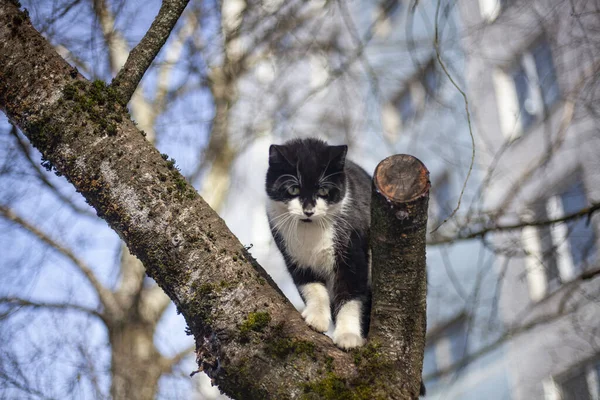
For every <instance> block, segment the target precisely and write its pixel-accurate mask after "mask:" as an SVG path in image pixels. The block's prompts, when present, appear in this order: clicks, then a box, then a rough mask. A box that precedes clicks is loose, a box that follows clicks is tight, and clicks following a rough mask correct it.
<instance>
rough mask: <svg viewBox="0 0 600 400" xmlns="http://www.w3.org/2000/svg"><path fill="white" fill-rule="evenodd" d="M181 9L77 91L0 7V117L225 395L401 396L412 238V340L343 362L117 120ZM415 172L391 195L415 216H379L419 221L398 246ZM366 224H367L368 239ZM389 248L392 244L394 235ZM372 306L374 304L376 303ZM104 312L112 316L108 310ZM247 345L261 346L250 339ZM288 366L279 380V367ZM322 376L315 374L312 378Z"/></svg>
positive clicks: (412, 366)
mask: <svg viewBox="0 0 600 400" xmlns="http://www.w3.org/2000/svg"><path fill="white" fill-rule="evenodd" d="M186 4H187V2H186V1H165V2H164V3H163V6H162V7H161V10H160V12H159V14H158V16H157V18H156V19H155V21H154V23H153V24H152V26H151V28H150V30H149V31H148V33H147V34H146V36H145V37H144V38H143V39H142V41H141V42H140V44H139V45H138V46H136V48H134V49H133V51H132V52H131V54H130V56H129V58H128V59H127V62H126V63H125V65H124V67H123V69H122V70H121V71H120V72H119V74H118V75H117V77H116V78H115V79H114V80H113V82H112V84H111V85H110V86H106V85H105V84H104V83H103V82H101V81H94V82H92V83H90V82H87V81H86V80H85V79H83V78H82V77H81V76H80V75H79V74H78V72H77V70H75V69H74V68H73V67H71V66H69V65H68V64H67V63H66V62H64V60H62V59H61V58H60V57H59V56H58V55H57V54H56V53H55V52H54V50H53V49H52V48H51V46H50V45H49V44H48V43H47V42H46V41H45V40H44V39H43V38H42V37H41V36H40V35H39V33H38V32H36V31H35V30H34V29H33V27H32V26H31V24H30V22H29V20H28V18H27V14H26V13H25V12H21V11H19V10H18V8H17V7H16V5H15V4H14V3H11V2H8V1H5V2H3V3H1V4H0V18H1V19H2V20H3V22H4V24H3V28H2V30H1V31H0V37H3V38H6V39H7V40H6V42H5V43H6V44H4V45H3V47H2V49H1V50H0V70H2V74H3V80H2V84H1V86H0V104H1V105H2V109H3V111H5V112H6V113H7V115H8V116H9V117H10V119H11V121H12V122H13V123H15V124H16V125H18V126H19V127H20V128H21V129H22V130H23V131H24V132H25V133H26V135H27V136H28V138H29V139H30V140H31V142H32V143H33V144H34V146H36V147H37V148H38V149H39V150H40V151H41V152H42V154H43V157H44V158H45V160H46V161H45V162H46V165H47V166H48V167H51V168H53V169H54V170H55V171H56V172H57V173H59V174H62V175H64V176H65V177H67V179H68V180H69V181H70V182H71V183H72V184H73V185H74V186H75V187H76V188H77V190H78V191H79V192H80V193H82V194H83V196H84V197H85V198H86V200H87V201H88V202H89V203H90V204H91V205H92V206H93V207H94V208H96V210H97V212H98V214H99V215H101V216H102V217H103V218H104V219H105V220H106V221H107V222H108V223H109V225H111V226H112V227H113V229H115V230H116V231H117V232H118V233H119V235H120V236H121V237H122V238H123V239H124V240H125V242H126V243H127V244H128V247H129V249H130V251H131V252H132V253H133V254H135V255H136V256H137V257H138V258H139V259H140V260H141V261H142V262H143V263H144V265H145V266H146V270H147V273H148V274H149V275H150V276H152V277H153V278H154V279H155V280H156V281H157V283H158V284H159V285H160V286H161V287H162V289H163V290H165V292H166V293H167V294H169V297H171V299H172V300H173V301H174V302H175V304H176V305H177V307H178V310H179V311H180V312H181V313H182V314H183V315H184V316H185V317H186V320H187V323H188V326H189V330H190V333H192V334H193V335H194V337H195V339H196V354H197V358H198V363H199V366H200V368H201V369H202V370H204V371H205V372H207V373H208V374H209V376H211V377H213V378H214V379H215V380H216V381H217V382H218V383H219V384H220V387H221V388H222V389H223V390H224V391H225V392H226V393H228V394H230V395H233V396H234V397H241V398H243V397H261V398H263V397H278V396H282V395H284V396H286V397H288V396H289V397H297V396H299V395H300V394H301V393H302V392H308V393H309V394H310V393H314V395H317V396H318V395H323V396H327V395H331V394H332V393H333V391H338V392H339V391H340V390H341V391H342V393H345V396H354V397H359V396H362V397H364V396H367V398H373V397H386V396H392V397H398V398H415V397H416V395H417V393H418V389H419V380H420V379H419V377H420V363H421V361H420V357H419V353H420V352H421V353H422V347H423V336H424V328H425V326H424V295H425V292H424V289H425V287H424V241H423V238H422V237H421V239H420V243H421V245H420V246H413V248H414V249H416V250H417V252H419V248H420V249H421V250H422V252H423V253H421V254H419V255H417V257H418V258H420V261H418V259H417V258H415V259H414V260H413V259H411V258H408V257H407V258H406V259H405V261H403V262H410V261H412V262H413V268H412V269H411V270H413V271H419V270H420V272H419V273H418V274H419V275H420V277H421V279H417V280H414V281H413V282H412V283H411V282H408V281H407V280H406V279H405V280H404V284H405V285H409V286H412V287H414V288H413V289H412V290H411V291H410V292H411V293H414V294H415V295H416V299H417V302H416V303H414V307H417V309H410V308H409V311H410V312H409V313H403V314H401V315H402V316H403V317H402V318H404V319H406V318H410V319H412V320H414V321H415V322H414V323H416V326H417V328H416V329H417V332H420V334H417V335H409V334H401V335H400V339H401V340H400V342H397V340H398V335H392V337H393V338H394V340H395V341H390V340H389V336H388V337H386V335H380V341H375V342H374V343H373V344H372V345H371V346H370V347H368V348H366V349H363V350H359V351H358V352H357V353H356V354H354V355H350V354H347V353H344V352H342V351H340V350H338V349H336V348H335V347H334V346H333V345H332V344H331V343H330V342H329V341H328V340H327V339H325V338H324V337H323V336H322V335H319V334H317V333H315V332H312V331H311V330H310V329H308V328H307V327H306V325H305V324H304V322H303V321H302V320H301V318H300V317H299V314H298V313H296V312H295V311H294V309H293V307H291V305H290V304H289V303H288V302H287V301H286V300H285V298H284V297H283V296H282V295H281V293H280V292H279V291H278V290H277V289H276V288H275V287H274V285H273V284H272V281H271V280H270V278H269V277H268V275H267V274H266V273H265V272H264V271H263V270H262V268H261V267H260V266H259V265H258V264H256V262H255V261H254V260H253V259H252V257H251V256H249V254H248V253H247V251H246V250H245V249H244V248H243V247H242V246H241V244H240V243H239V242H237V240H236V239H235V237H234V236H233V235H232V234H231V233H230V232H229V230H228V229H227V227H226V226H225V224H224V223H223V221H222V220H221V219H220V218H219V217H218V216H217V215H216V214H215V213H214V211H212V209H210V207H208V206H207V205H206V203H205V202H204V201H203V200H202V199H201V198H199V197H198V196H197V194H196V193H195V191H194V190H193V188H192V187H191V186H190V185H189V184H188V183H187V182H186V181H185V179H184V178H183V177H182V176H181V175H180V174H179V172H178V171H177V169H176V168H175V165H174V161H173V160H169V159H167V157H163V156H162V155H161V154H159V153H158V151H156V149H155V148H153V146H152V145H151V144H150V143H148V142H147V141H146V139H145V138H144V136H143V135H142V134H141V132H140V131H139V130H137V129H136V128H135V126H134V124H133V123H132V121H131V120H130V119H129V118H127V113H126V109H125V105H126V103H127V102H128V101H129V99H130V97H131V95H132V94H133V92H134V90H135V88H136V87H137V84H138V83H139V80H140V79H141V77H142V75H143V74H144V72H145V70H146V69H147V68H148V66H149V65H150V63H151V62H152V59H153V58H154V56H155V55H156V54H157V53H158V51H159V50H160V48H161V47H162V45H163V44H164V42H165V41H166V39H167V36H168V34H169V32H170V31H171V29H172V28H173V26H174V24H175V22H176V21H177V18H178V17H179V15H180V14H181V12H183V9H184V8H185V6H186ZM123 71H127V73H124V72H123ZM49 77H52V78H51V81H50V82H49V81H48V78H49ZM25 83H27V85H25ZM23 88H29V89H30V90H28V89H25V90H22V89H23ZM416 167H417V169H416V170H415V171H416V173H417V175H419V176H420V177H424V179H418V180H416V181H415V182H418V184H415V185H413V186H411V189H414V190H415V191H414V192H410V191H409V192H406V193H404V194H405V195H407V197H406V198H404V197H402V196H401V195H400V194H399V193H397V192H392V193H393V195H394V197H393V200H395V201H397V202H401V201H406V202H408V203H409V204H410V202H411V201H413V199H418V200H417V201H416V204H418V206H417V205H409V206H407V208H406V211H405V212H403V213H402V214H401V217H400V216H398V214H397V212H396V211H394V212H393V213H392V214H390V215H391V216H392V217H391V218H392V219H393V218H396V219H400V220H401V221H403V222H404V223H406V221H410V220H411V218H415V219H416V220H417V221H420V223H419V224H418V225H417V229H416V231H415V229H414V227H413V226H412V225H410V224H409V226H408V227H407V228H413V232H409V233H407V235H406V237H407V238H411V237H413V236H414V235H415V232H416V233H419V234H420V235H421V236H423V235H424V232H425V226H426V223H425V222H426V205H427V197H426V196H427V192H428V188H429V186H428V185H429V183H428V181H427V178H426V170H424V168H423V167H422V165H420V164H416ZM393 168H397V167H396V166H393ZM419 168H421V169H419ZM382 171H385V168H384V167H382ZM423 171H425V172H423ZM383 176H384V177H385V178H386V180H384V178H381V179H380V181H381V182H385V183H387V179H389V178H388V175H386V174H385V173H384V174H383ZM401 193H402V192H401ZM376 195H378V196H379V194H377V193H376ZM380 204H382V206H381V207H389V206H387V205H385V202H381V203H380ZM401 205H402V203H399V204H397V206H401ZM383 209H385V208H383ZM376 215H379V214H376ZM388 218H390V217H388ZM13 219H14V220H17V218H13ZM198 221H201V225H199V224H198V223H197V222H198ZM387 223H389V222H387ZM378 224H379V223H377V222H376V223H375V224H374V226H373V232H374V236H375V237H377V232H378V228H377V226H378ZM381 224H383V222H381ZM382 226H383V225H382ZM407 232H408V231H407ZM384 239H385V237H384ZM398 239H399V241H400V243H401V242H402V241H403V239H402V236H401V237H400V238H398ZM378 240H380V239H379V238H378ZM388 245H389V243H388ZM199 266H202V268H198V267H199ZM376 266H377V263H376V265H375V270H376ZM82 270H84V271H85V269H83V268H82ZM199 271H202V273H200V272H199ZM268 282H270V283H271V285H269V284H268ZM402 282H403V280H402V279H399V283H402ZM98 292H99V293H102V292H101V291H100V290H99V291H98ZM384 298H385V297H382V299H384ZM374 303H375V304H378V295H377V294H375V296H374ZM104 306H105V309H106V310H107V311H108V312H112V310H111V309H110V307H111V305H110V303H109V302H108V301H107V303H106V304H104ZM409 307H410V305H409ZM375 309H376V310H377V307H376V308H375ZM259 310H260V311H259ZM263 310H264V311H263ZM382 312H385V310H384V309H382ZM378 315H379V314H378V312H375V314H374V326H375V327H378V328H375V329H374V331H375V333H377V332H379V333H383V332H385V331H386V330H387V331H388V332H389V329H392V330H393V329H405V328H406V326H405V325H401V324H396V325H388V324H387V323H385V322H384V321H383V320H382V321H381V324H377V322H378ZM387 318H388V319H389V318H392V319H393V315H388V316H387ZM142 329H143V328H142ZM419 335H420V338H419ZM257 338H261V340H260V341H255V340H253V339H257ZM419 343H420V344H419ZM401 354H411V357H410V363H409V366H408V368H407V369H404V368H403V369H402V370H400V371H402V372H400V371H398V370H397V368H398V367H399V365H404V364H402V363H404V362H405V361H406V360H405V359H404V358H403V357H399V355H401ZM266 356H270V362H269V366H270V368H269V369H254V368H252V366H253V365H254V363H264V362H265V357H266ZM306 356H308V357H306ZM290 359H292V360H293V365H294V368H293V369H290V368H288V364H289V362H290ZM398 363H400V364H398ZM323 371H328V372H327V374H326V376H325V378H323V377H322V372H323ZM408 377H410V379H409V378H408ZM307 378H308V382H307ZM117 390H118V389H117ZM115 393H119V392H115ZM115 395H116V394H115Z"/></svg>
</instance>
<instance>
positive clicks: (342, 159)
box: [329, 144, 348, 169]
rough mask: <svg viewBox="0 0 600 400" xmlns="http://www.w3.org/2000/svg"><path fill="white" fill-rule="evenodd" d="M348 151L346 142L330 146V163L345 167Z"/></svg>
mask: <svg viewBox="0 0 600 400" xmlns="http://www.w3.org/2000/svg"><path fill="white" fill-rule="evenodd" d="M347 152H348V146H346V145H345V144H344V145H341V146H329V165H330V166H332V167H337V168H339V169H343V168H344V164H345V163H346V153H347Z"/></svg>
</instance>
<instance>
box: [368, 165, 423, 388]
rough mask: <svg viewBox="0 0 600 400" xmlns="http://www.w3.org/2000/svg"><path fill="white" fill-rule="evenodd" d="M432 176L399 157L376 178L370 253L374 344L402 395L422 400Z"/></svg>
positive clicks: (382, 168) (371, 338)
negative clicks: (430, 179) (427, 239)
mask: <svg viewBox="0 0 600 400" xmlns="http://www.w3.org/2000/svg"><path fill="white" fill-rule="evenodd" d="M429 187H430V184H429V171H427V168H425V166H424V165H423V164H422V163H421V162H420V161H419V160H417V159H416V158H414V157H411V156H407V155H395V156H391V157H388V158H386V159H385V160H383V161H382V162H380V163H379V165H378V166H377V168H376V169H375V175H374V177H373V194H372V200H371V201H372V206H371V249H372V252H373V261H372V270H373V277H372V282H373V283H372V284H373V307H372V309H371V330H370V332H369V339H370V340H372V341H374V342H375V343H378V344H380V345H381V353H382V355H383V358H384V359H386V360H387V361H388V362H389V363H390V367H391V368H393V370H394V371H395V372H396V373H395V374H392V375H391V376H390V377H389V378H388V379H392V380H395V381H396V382H397V384H396V385H395V387H397V388H399V389H400V391H399V392H398V393H394V394H391V393H390V394H391V395H392V396H391V397H392V398H405V399H416V398H418V396H419V389H420V383H421V369H422V366H423V352H424V349H425V330H426V321H427V319H426V295H427V279H426V272H425V234H426V228H427V204H428V200H429Z"/></svg>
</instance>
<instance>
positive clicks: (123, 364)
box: [108, 321, 164, 400]
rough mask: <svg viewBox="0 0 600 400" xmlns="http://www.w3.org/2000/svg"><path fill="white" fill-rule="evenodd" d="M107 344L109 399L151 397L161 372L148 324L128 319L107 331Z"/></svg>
mask: <svg viewBox="0 0 600 400" xmlns="http://www.w3.org/2000/svg"><path fill="white" fill-rule="evenodd" d="M108 334H109V339H110V344H111V358H112V360H111V375H112V381H111V387H110V394H111V396H112V398H113V399H115V400H119V399H127V400H152V399H154V398H155V396H156V394H157V392H158V380H159V379H160V377H161V375H162V374H163V372H164V370H163V368H162V362H161V360H162V356H161V354H160V353H159V352H158V351H157V350H156V347H155V346H154V341H153V340H154V329H153V328H152V326H150V325H147V324H143V323H136V322H132V321H128V322H126V323H124V324H122V325H121V326H119V327H112V328H111V329H109V331H108Z"/></svg>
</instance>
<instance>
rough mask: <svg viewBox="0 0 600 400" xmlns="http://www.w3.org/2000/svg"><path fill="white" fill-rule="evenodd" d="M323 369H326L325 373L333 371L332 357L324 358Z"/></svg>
mask: <svg viewBox="0 0 600 400" xmlns="http://www.w3.org/2000/svg"><path fill="white" fill-rule="evenodd" d="M325 368H327V372H331V371H333V357H330V356H326V357H325Z"/></svg>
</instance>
